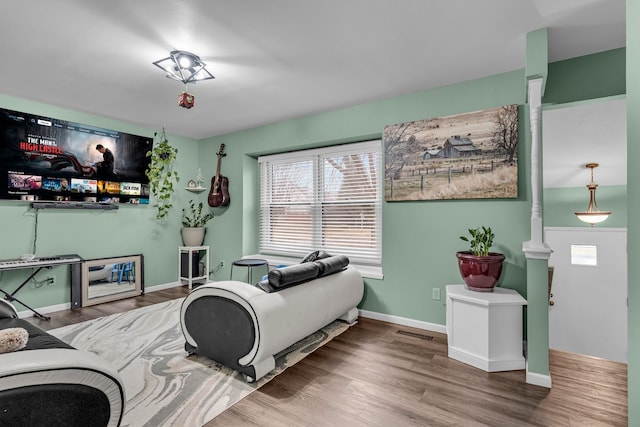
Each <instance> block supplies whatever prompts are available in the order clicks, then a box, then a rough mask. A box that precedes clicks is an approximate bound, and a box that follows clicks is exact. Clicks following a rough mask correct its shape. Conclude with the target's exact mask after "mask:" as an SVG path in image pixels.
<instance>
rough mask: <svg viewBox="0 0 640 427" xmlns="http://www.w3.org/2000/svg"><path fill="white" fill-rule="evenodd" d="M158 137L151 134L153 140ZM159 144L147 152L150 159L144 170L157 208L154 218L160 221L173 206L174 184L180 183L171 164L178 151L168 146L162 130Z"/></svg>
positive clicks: (156, 133)
mask: <svg viewBox="0 0 640 427" xmlns="http://www.w3.org/2000/svg"><path fill="white" fill-rule="evenodd" d="M157 136H158V132H155V133H154V134H153V138H154V140H155V139H156V137H157ZM159 139H160V142H158V143H157V144H155V143H154V147H153V149H152V150H151V151H148V152H147V157H151V163H150V164H149V167H148V168H147V170H146V174H147V178H149V187H150V189H151V194H153V197H154V206H155V207H157V208H158V212H157V213H156V218H157V219H159V220H162V219H163V218H164V217H166V216H167V215H168V214H169V210H170V209H171V207H172V206H173V205H172V203H171V195H172V194H173V186H174V183H178V182H179V181H180V177H179V176H178V172H177V171H175V170H173V162H174V160H175V159H176V156H177V155H178V149H177V148H175V147H172V146H171V145H170V144H169V140H168V139H167V135H166V133H165V131H164V128H162V133H161V134H160V138H159Z"/></svg>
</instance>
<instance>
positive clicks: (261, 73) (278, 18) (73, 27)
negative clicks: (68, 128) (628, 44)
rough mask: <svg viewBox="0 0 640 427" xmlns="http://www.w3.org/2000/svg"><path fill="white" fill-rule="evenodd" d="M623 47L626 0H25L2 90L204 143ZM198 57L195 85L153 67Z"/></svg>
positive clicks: (3, 37) (7, 8)
mask: <svg viewBox="0 0 640 427" xmlns="http://www.w3.org/2000/svg"><path fill="white" fill-rule="evenodd" d="M539 28H548V29H549V60H550V61H556V60H561V59H567V58H572V57H576V56H581V55H586V54H590V53H594V52H600V51H604V50H608V49H613V48H618V47H623V46H624V45H625V0H438V1H437V0H317V1H311V0H307V1H304V0H235V1H231V0H110V1H105V0H56V1H51V0H22V1H12V2H4V4H3V7H2V13H1V14H0V57H1V58H3V61H2V62H3V67H2V73H1V74H0V93H4V94H7V95H13V96H17V97H21V98H26V99H30V100H35V101H40V102H44V103H48V104H53V105H57V106H61V107H66V108H71V109H74V110H79V111H84V112H88V113H92V114H97V115H100V116H104V117H108V118H112V119H117V120H122V121H126V122H130V123H133V124H136V125H141V126H144V127H147V128H151V129H160V128H161V127H162V126H165V128H166V130H167V132H168V133H172V134H178V135H184V136H188V137H192V138H197V139H200V138H206V137H210V136H215V135H220V134H225V133H228V132H232V131H236V130H240V129H247V128H252V127H255V126H259V125H263V124H268V123H273V122H277V121H280V120H284V119H288V118H293V117H300V116H305V115H308V114H312V113H317V112H322V111H329V110H333V109H336V108H340V107H348V106H352V105H355V104H359V103H363V102H367V101H374V100H379V99H385V98H390V97H393V96H397V95H401V94H406V93H411V92H416V91H420V90H424V89H428V88H433V87H438V86H442V85H447V84H451V83H456V82H460V81H465V80H469V79H474V78H478V77H483V76H487V75H492V74H496V73H501V72H505V71H511V70H516V69H521V68H524V66H525V38H526V34H527V33H528V32H530V31H533V30H537V29H539ZM176 49H177V50H187V51H190V52H193V53H195V54H197V55H199V56H200V57H201V59H202V60H203V61H205V62H206V63H207V68H208V69H209V70H210V71H211V72H212V73H213V74H214V75H215V77H216V79H215V80H209V81H205V82H200V83H198V84H197V85H193V86H191V85H190V86H189V89H188V90H189V92H190V93H192V94H193V95H194V96H195V107H194V108H192V109H190V110H187V109H184V108H181V107H179V106H178V105H177V97H178V94H179V93H180V92H181V91H182V90H183V89H184V86H183V85H182V83H179V82H176V81H173V80H170V79H167V78H165V77H164V74H163V73H162V71H161V70H160V69H158V68H157V67H155V66H153V65H152V62H153V61H156V60H158V59H161V58H164V57H166V56H167V55H168V53H169V51H171V50H176Z"/></svg>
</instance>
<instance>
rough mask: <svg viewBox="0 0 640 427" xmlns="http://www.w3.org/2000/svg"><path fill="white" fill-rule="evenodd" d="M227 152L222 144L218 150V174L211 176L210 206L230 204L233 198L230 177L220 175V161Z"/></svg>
mask: <svg viewBox="0 0 640 427" xmlns="http://www.w3.org/2000/svg"><path fill="white" fill-rule="evenodd" d="M226 155H227V154H226V153H225V152H224V144H220V151H218V164H217V166H216V176H214V177H213V178H211V190H210V191H209V198H208V202H209V206H211V207H212V208H217V207H220V206H229V202H230V201H231V198H230V197H229V178H227V177H226V176H222V175H220V162H221V160H222V158H223V157H225V156H226Z"/></svg>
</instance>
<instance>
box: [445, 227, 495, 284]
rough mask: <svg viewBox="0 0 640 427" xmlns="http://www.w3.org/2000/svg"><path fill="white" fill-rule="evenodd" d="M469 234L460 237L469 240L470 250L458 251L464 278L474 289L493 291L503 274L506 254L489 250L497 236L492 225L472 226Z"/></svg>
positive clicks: (459, 266)
mask: <svg viewBox="0 0 640 427" xmlns="http://www.w3.org/2000/svg"><path fill="white" fill-rule="evenodd" d="M469 236H470V237H467V236H460V239H462V240H464V241H465V242H469V245H470V250H468V251H459V252H457V253H456V257H457V258H458V268H459V269H460V274H461V275H462V279H463V280H464V282H465V283H466V285H467V288H468V289H470V290H472V291H479V292H492V291H493V288H495V286H496V284H497V283H498V280H500V276H501V275H502V265H503V262H504V255H503V254H501V253H498V252H490V251H489V250H490V249H491V247H492V246H493V239H494V237H495V234H494V233H493V231H492V230H491V227H485V226H482V227H478V228H470V229H469Z"/></svg>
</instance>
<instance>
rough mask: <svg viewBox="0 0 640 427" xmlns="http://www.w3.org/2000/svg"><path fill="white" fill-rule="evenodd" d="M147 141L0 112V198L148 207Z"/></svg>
mask: <svg viewBox="0 0 640 427" xmlns="http://www.w3.org/2000/svg"><path fill="white" fill-rule="evenodd" d="M152 145H153V138H151V137H146V136H139V135H131V134H128V133H124V132H117V131H113V130H109V129H102V128H97V127H94V126H87V125H83V124H79V123H72V122H68V121H65V120H59V119H55V118H51V117H42V116H37V115H33V114H28V113H22V112H18V111H11V110H6V109H0V199H4V200H26V201H37V200H42V201H56V202H62V203H64V202H71V203H72V202H83V203H113V204H122V203H131V204H148V203H149V179H148V178H147V176H146V174H145V171H146V169H147V168H148V166H149V163H150V157H147V152H148V151H150V150H151V148H152Z"/></svg>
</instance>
